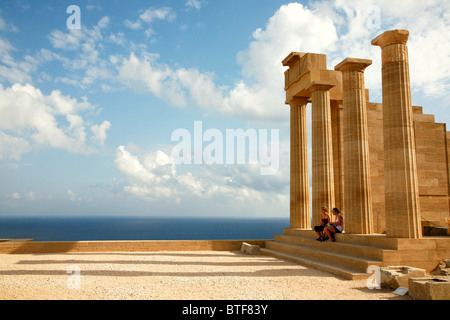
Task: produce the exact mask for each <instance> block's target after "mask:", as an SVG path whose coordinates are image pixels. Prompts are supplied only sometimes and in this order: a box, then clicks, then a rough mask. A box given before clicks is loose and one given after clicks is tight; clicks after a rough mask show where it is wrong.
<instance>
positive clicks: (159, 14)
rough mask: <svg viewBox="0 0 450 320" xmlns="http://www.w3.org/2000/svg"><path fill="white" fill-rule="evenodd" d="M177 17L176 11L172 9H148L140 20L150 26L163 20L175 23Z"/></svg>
mask: <svg viewBox="0 0 450 320" xmlns="http://www.w3.org/2000/svg"><path fill="white" fill-rule="evenodd" d="M176 17H177V15H176V13H175V11H173V10H172V8H170V7H163V8H158V9H153V8H150V9H147V10H145V12H144V13H143V14H141V15H140V16H139V18H140V19H141V20H142V21H144V22H146V23H148V24H150V23H152V22H154V21H156V20H162V21H169V22H173V21H175V19H176Z"/></svg>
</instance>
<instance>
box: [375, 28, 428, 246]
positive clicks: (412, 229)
mask: <svg viewBox="0 0 450 320" xmlns="http://www.w3.org/2000/svg"><path fill="white" fill-rule="evenodd" d="M408 36H409V32H408V31H407V30H391V31H386V32H384V33H383V34H381V35H380V36H378V37H377V38H375V39H374V40H373V41H372V44H373V45H375V46H380V47H381V55H382V59H381V60H382V69H381V73H382V91H383V135H384V164H385V165H384V171H385V172H384V174H385V199H386V200H385V201H386V235H387V236H388V237H393V238H417V239H418V238H421V237H422V230H421V227H420V225H421V220H420V206H419V185H418V180H417V164H416V148H415V135H414V122H413V109H412V103H411V87H410V78H409V60H408V48H407V46H406V42H407V41H408Z"/></svg>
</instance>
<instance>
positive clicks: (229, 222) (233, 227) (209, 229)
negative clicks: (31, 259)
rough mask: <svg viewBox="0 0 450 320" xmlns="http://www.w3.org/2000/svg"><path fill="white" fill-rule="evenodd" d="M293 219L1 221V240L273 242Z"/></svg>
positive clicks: (97, 218)
mask: <svg viewBox="0 0 450 320" xmlns="http://www.w3.org/2000/svg"><path fill="white" fill-rule="evenodd" d="M288 227H289V218H199V217H190V218H189V217H123V216H121V217H105V216H102V217H92V216H91V217H0V239H34V240H35V241H114V240H230V239H239V240H244V239H245V240H252V239H273V238H274V235H276V234H282V233H283V228H288Z"/></svg>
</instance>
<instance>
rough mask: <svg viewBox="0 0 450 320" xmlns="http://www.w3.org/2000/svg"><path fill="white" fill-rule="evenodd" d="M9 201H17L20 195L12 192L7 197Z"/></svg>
mask: <svg viewBox="0 0 450 320" xmlns="http://www.w3.org/2000/svg"><path fill="white" fill-rule="evenodd" d="M7 197H8V198H10V199H14V200H19V199H20V193H18V192H14V193H13V194H10V195H8V196H7Z"/></svg>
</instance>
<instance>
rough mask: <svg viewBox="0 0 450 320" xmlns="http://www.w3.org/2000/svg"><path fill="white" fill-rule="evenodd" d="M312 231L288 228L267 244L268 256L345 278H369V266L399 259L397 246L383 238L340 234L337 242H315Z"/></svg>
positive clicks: (263, 251)
mask: <svg viewBox="0 0 450 320" xmlns="http://www.w3.org/2000/svg"><path fill="white" fill-rule="evenodd" d="M317 237H318V236H317V234H316V233H315V232H314V231H313V230H304V229H296V228H292V229H291V228H286V229H284V232H283V234H282V235H275V237H274V240H270V241H266V243H265V248H262V249H261V251H262V253H263V254H265V255H271V256H274V257H277V258H281V259H286V260H290V261H293V262H296V263H299V264H303V265H307V266H310V267H314V268H316V269H320V270H323V271H327V272H331V273H333V274H336V275H338V276H341V277H343V278H346V279H350V280H355V279H366V278H368V277H369V276H370V275H371V273H367V268H368V267H369V266H372V265H375V266H380V267H382V266H385V265H386V263H389V262H394V261H396V260H397V250H396V249H395V245H393V243H391V242H390V241H389V240H390V239H386V237H385V236H383V235H370V236H364V235H354V234H351V235H350V234H345V233H343V234H337V235H336V242H331V241H327V242H319V241H316V240H315V239H317Z"/></svg>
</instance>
